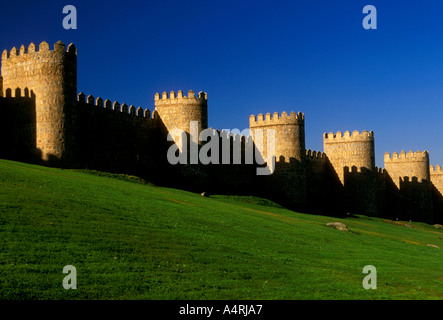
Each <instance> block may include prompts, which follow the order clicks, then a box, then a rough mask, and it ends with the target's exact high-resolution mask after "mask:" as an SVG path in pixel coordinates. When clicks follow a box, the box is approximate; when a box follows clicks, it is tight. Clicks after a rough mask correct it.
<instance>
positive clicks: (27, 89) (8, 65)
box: [0, 41, 443, 223]
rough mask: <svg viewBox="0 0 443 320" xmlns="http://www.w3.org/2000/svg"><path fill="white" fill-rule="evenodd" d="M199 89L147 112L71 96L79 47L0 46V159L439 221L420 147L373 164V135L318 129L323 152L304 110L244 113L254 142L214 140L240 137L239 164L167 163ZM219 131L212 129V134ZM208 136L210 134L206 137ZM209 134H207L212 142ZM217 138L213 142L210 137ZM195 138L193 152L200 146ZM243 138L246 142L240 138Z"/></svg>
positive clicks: (440, 185) (438, 176)
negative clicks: (260, 170) (251, 156)
mask: <svg viewBox="0 0 443 320" xmlns="http://www.w3.org/2000/svg"><path fill="white" fill-rule="evenodd" d="M207 103H208V100H207V94H206V93H204V92H199V93H198V94H195V93H194V91H192V90H190V91H189V92H188V93H187V95H185V94H184V93H183V92H182V91H181V90H179V91H177V93H176V92H174V91H171V92H169V94H168V93H167V92H166V91H165V92H163V93H162V94H159V93H157V94H155V97H154V110H153V111H152V112H151V111H150V110H149V109H147V108H141V107H135V106H133V105H131V104H126V103H119V102H117V101H114V102H112V101H110V100H109V99H103V98H101V97H97V98H95V97H93V96H92V95H88V96H86V95H85V94H83V93H78V94H77V49H76V47H75V46H74V45H73V44H70V45H69V46H67V47H66V46H65V45H64V44H63V43H62V42H60V41H59V42H57V43H56V44H55V45H54V46H53V48H50V46H49V44H48V43H46V42H42V43H40V44H39V46H38V48H37V46H36V45H34V44H32V43H31V44H30V45H29V46H28V47H25V46H21V47H20V49H19V50H17V49H16V48H12V49H11V50H9V51H8V50H4V51H3V54H2V60H1V75H0V110H1V112H2V115H3V116H2V118H0V119H1V120H0V121H1V123H0V126H1V132H0V135H1V139H0V144H1V145H0V156H1V157H2V158H9V159H15V160H20V161H28V162H35V163H41V164H44V165H52V166H58V167H68V168H87V169H95V170H104V171H110V172H117V173H126V174H135V175H139V176H141V177H143V178H145V179H148V180H151V181H152V182H154V183H156V184H159V185H166V186H172V187H181V188H185V189H189V190H193V191H198V192H200V193H201V192H203V191H209V193H211V192H228V193H229V191H232V192H235V193H246V194H253V195H260V196H264V197H268V198H270V199H273V200H275V201H278V202H280V203H282V204H284V205H286V206H288V207H290V208H293V209H295V210H299V211H303V212H311V213H321V214H334V215H344V214H346V213H355V214H367V215H372V216H383V217H389V218H393V217H396V218H400V219H414V220H420V221H425V222H428V223H435V222H440V223H441V222H442V220H443V200H442V198H443V195H442V194H443V172H442V169H441V166H439V165H436V166H435V167H434V166H431V165H430V164H429V153H428V152H427V151H424V152H421V151H417V152H412V151H411V152H409V153H405V152H404V151H402V152H401V153H400V154H397V153H393V155H392V157H391V156H390V154H389V153H386V154H385V164H384V165H385V168H384V169H382V168H377V167H376V166H375V147H374V132H372V131H362V132H359V131H354V132H352V133H351V132H349V131H345V132H344V133H342V132H337V133H325V134H324V135H323V143H324V152H319V151H314V150H310V149H306V146H305V129H304V120H305V115H304V114H303V113H301V112H299V113H295V112H291V113H290V114H287V113H286V112H283V113H281V114H278V113H274V114H272V115H271V114H270V113H267V114H266V115H263V114H259V115H257V116H255V115H251V117H250V118H249V126H250V130H251V131H252V132H253V133H254V131H255V130H256V129H262V130H263V131H264V135H263V138H264V139H263V140H264V143H263V145H262V146H260V144H257V140H255V139H256V137H257V136H256V135H253V140H250V139H249V138H247V137H244V136H242V137H235V136H234V137H232V136H223V135H222V137H219V139H220V145H225V144H226V143H228V145H229V143H231V142H232V141H240V143H241V150H242V152H243V154H242V157H241V159H242V162H241V163H240V164H226V163H224V162H222V160H221V159H220V161H219V159H215V161H213V162H212V163H210V164H208V165H202V164H189V163H188V164H184V165H182V164H180V165H171V164H169V163H168V161H167V158H166V155H167V151H168V148H169V147H170V146H171V145H172V144H173V143H174V142H173V141H168V139H167V136H168V133H169V132H171V130H173V129H181V130H184V132H186V133H187V134H188V135H189V134H190V133H191V127H190V123H191V121H197V122H198V129H197V130H198V133H200V132H201V131H202V130H204V129H207V128H208V104H207ZM270 129H273V130H274V132H275V137H274V141H273V142H274V143H275V153H274V154H273V155H268V154H267V148H266V146H267V142H268V141H267V140H266V139H267V138H266V137H267V135H266V132H267V130H270ZM216 132H219V131H214V134H215V133H216ZM214 137H215V136H214ZM212 139H213V138H212V137H211V139H210V140H209V141H210V142H211V143H212V142H213V141H212ZM214 139H215V138H214ZM209 141H207V142H203V143H200V144H199V145H198V148H199V149H200V148H205V144H206V143H209ZM245 141H252V142H251V143H253V144H254V143H255V144H256V146H255V147H254V148H255V149H254V150H255V152H256V153H257V154H258V155H261V157H262V158H264V159H268V156H274V157H275V160H276V165H275V171H274V173H273V174H271V175H268V176H266V175H265V176H257V175H256V174H255V170H254V168H256V167H259V166H262V164H260V163H257V162H254V163H252V165H251V163H246V161H245V156H244V152H245V150H246V142H245ZM248 143H249V142H248Z"/></svg>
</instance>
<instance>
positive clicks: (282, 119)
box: [249, 111, 305, 128]
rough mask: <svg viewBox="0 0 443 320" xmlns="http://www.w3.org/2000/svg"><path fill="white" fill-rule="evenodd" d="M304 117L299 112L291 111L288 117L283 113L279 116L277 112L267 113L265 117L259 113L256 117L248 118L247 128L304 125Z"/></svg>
mask: <svg viewBox="0 0 443 320" xmlns="http://www.w3.org/2000/svg"><path fill="white" fill-rule="evenodd" d="M304 123H305V115H304V114H303V113H301V112H299V113H295V112H294V111H292V112H291V113H290V114H289V115H288V114H287V113H286V112H285V111H283V112H282V113H281V115H280V114H279V113H278V112H274V113H273V114H272V117H271V114H270V113H269V112H268V113H266V115H263V114H262V113H259V114H258V115H257V117H256V116H255V115H250V116H249V127H251V128H252V127H261V126H274V125H288V124H295V125H304Z"/></svg>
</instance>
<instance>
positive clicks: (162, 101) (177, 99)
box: [154, 90, 208, 106]
mask: <svg viewBox="0 0 443 320" xmlns="http://www.w3.org/2000/svg"><path fill="white" fill-rule="evenodd" d="M207 100H208V94H207V93H206V92H202V91H200V92H199V93H198V96H197V97H196V96H195V92H194V91H193V90H189V91H188V96H184V95H183V91H182V90H179V91H177V95H176V94H175V91H171V92H170V93H169V94H168V93H167V92H166V91H163V93H162V94H161V95H160V93H158V92H157V93H156V94H155V95H154V101H155V106H162V105H166V104H183V103H199V104H200V103H202V102H206V101H207Z"/></svg>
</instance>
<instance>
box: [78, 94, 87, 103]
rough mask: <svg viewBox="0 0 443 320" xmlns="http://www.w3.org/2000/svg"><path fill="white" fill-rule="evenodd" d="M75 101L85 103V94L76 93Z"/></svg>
mask: <svg viewBox="0 0 443 320" xmlns="http://www.w3.org/2000/svg"><path fill="white" fill-rule="evenodd" d="M77 101H78V102H81V103H85V102H86V96H85V94H84V93H83V92H80V93H79V94H78V95H77Z"/></svg>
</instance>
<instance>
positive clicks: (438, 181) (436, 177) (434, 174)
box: [429, 165, 443, 195]
mask: <svg viewBox="0 0 443 320" xmlns="http://www.w3.org/2000/svg"><path fill="white" fill-rule="evenodd" d="M429 171H430V179H431V182H432V184H433V185H434V186H435V188H436V189H437V190H438V191H439V192H440V193H441V194H442V195H443V170H442V168H441V166H440V165H436V166H435V167H434V166H432V165H431V166H430V167H429Z"/></svg>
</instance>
